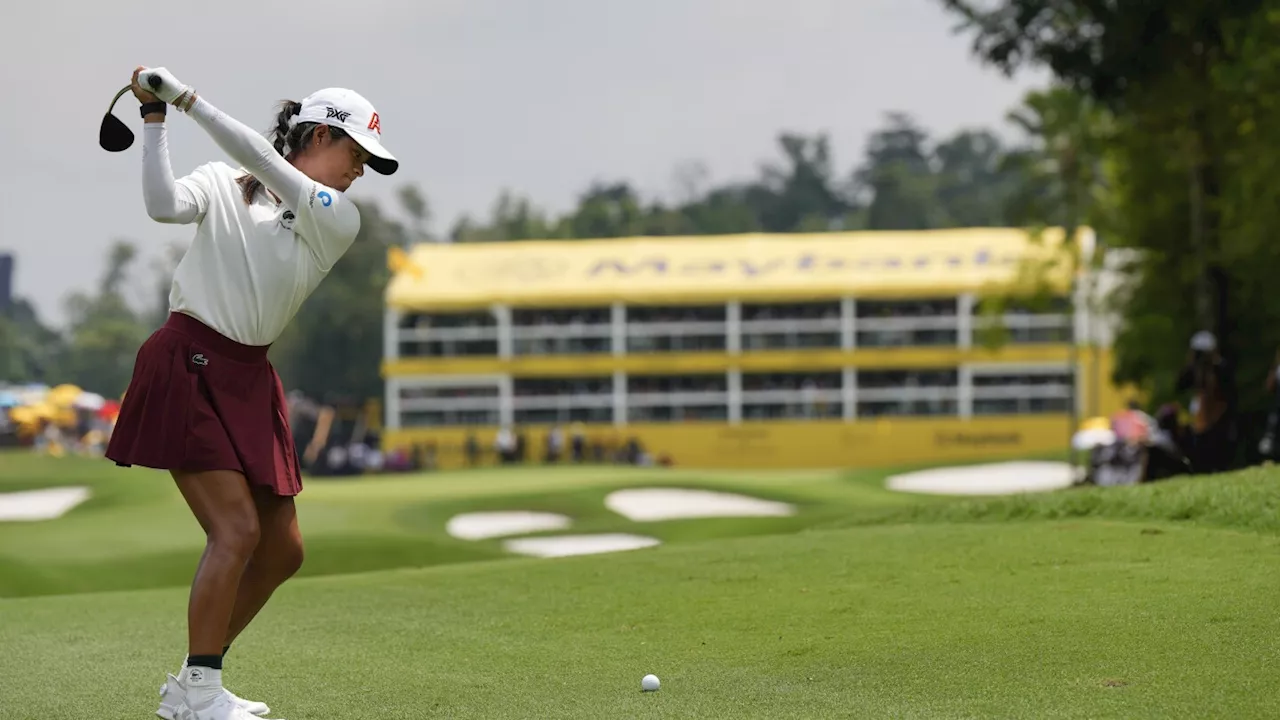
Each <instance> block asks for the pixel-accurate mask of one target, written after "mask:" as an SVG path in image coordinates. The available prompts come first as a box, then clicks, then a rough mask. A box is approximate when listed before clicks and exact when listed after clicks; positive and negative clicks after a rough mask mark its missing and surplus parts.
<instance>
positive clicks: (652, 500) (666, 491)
mask: <svg viewBox="0 0 1280 720" xmlns="http://www.w3.org/2000/svg"><path fill="white" fill-rule="evenodd" d="M604 504H605V507H607V508H609V509H610V510H612V511H614V512H616V513H618V514H619V515H621V516H623V517H625V518H627V519H628V520H633V521H635V522H646V521H650V520H678V519H684V518H709V517H776V516H785V515H793V514H795V511H796V509H795V507H794V506H792V505H789V504H787V503H781V502H774V501H772V500H761V499H759V498H753V497H747V496H746V495H734V494H733V493H722V492H711V491H708V490H682V489H680V488H638V489H633V490H618V491H616V492H612V493H609V497H607V498H605V500H604Z"/></svg>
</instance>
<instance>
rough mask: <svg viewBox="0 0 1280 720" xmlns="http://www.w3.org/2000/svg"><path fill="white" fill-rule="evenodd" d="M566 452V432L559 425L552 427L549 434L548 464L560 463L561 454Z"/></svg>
mask: <svg viewBox="0 0 1280 720" xmlns="http://www.w3.org/2000/svg"><path fill="white" fill-rule="evenodd" d="M562 452H564V431H563V430H561V429H560V426H559V425H552V426H551V430H550V431H548V432H547V462H548V463H558V462H560V453H562Z"/></svg>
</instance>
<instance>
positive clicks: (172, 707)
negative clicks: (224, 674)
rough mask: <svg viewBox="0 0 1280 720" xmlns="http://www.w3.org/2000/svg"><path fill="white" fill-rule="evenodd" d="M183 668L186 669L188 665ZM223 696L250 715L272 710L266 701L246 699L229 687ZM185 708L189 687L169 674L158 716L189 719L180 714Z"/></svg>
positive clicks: (182, 719) (181, 719)
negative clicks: (231, 690) (229, 689)
mask: <svg viewBox="0 0 1280 720" xmlns="http://www.w3.org/2000/svg"><path fill="white" fill-rule="evenodd" d="M183 670H186V666H184V667H183ZM223 696H224V697H225V698H227V700H228V701H229V702H230V703H232V705H234V706H237V707H239V708H242V710H243V711H246V712H247V714H250V715H257V716H265V715H266V714H268V712H270V711H271V708H270V707H268V706H266V703H265V702H257V701H253V700H244V698H242V697H239V696H237V694H236V693H233V692H230V691H228V689H227V688H223ZM183 708H187V688H186V687H183V684H182V680H179V679H178V678H174V676H173V675H169V676H168V678H166V680H165V683H164V684H163V685H160V707H159V708H157V710H156V716H157V717H163V719H164V720H189V719H188V717H187V716H183V715H179V711H180V710H183ZM201 720H204V716H201ZM255 720H256V719H255Z"/></svg>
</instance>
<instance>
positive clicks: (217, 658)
mask: <svg viewBox="0 0 1280 720" xmlns="http://www.w3.org/2000/svg"><path fill="white" fill-rule="evenodd" d="M187 667H206V668H209V669H210V670H221V669H222V656H221V655H192V656H191V657H189V658H187Z"/></svg>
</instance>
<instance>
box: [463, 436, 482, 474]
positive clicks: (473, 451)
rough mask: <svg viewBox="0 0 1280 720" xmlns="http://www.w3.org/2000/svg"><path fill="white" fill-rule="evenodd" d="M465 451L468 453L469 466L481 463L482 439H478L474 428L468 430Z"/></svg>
mask: <svg viewBox="0 0 1280 720" xmlns="http://www.w3.org/2000/svg"><path fill="white" fill-rule="evenodd" d="M463 452H465V453H466V456H467V466H468V467H476V466H478V465H479V464H480V441H479V440H477V439H476V432H475V431H474V430H468V431H467V439H466V441H465V443H464V446H463Z"/></svg>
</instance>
